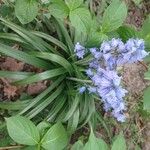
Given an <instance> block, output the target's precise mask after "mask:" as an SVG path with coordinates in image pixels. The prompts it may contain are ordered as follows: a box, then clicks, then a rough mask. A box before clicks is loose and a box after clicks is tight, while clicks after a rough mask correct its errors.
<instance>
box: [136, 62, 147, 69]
mask: <svg viewBox="0 0 150 150" xmlns="http://www.w3.org/2000/svg"><path fill="white" fill-rule="evenodd" d="M138 63H139V64H141V65H142V66H143V67H144V68H145V69H146V70H148V66H147V65H146V64H145V63H144V62H142V61H138Z"/></svg>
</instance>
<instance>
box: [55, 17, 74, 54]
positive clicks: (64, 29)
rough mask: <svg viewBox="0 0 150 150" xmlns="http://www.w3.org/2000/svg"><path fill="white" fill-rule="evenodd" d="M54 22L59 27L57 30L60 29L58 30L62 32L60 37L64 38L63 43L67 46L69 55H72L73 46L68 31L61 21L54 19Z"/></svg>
mask: <svg viewBox="0 0 150 150" xmlns="http://www.w3.org/2000/svg"><path fill="white" fill-rule="evenodd" d="M54 22H55V23H56V24H58V25H59V28H60V30H61V32H62V36H63V37H64V38H65V42H66V44H67V46H68V48H69V50H70V54H71V55H73V50H74V45H73V43H72V40H71V38H70V36H69V34H68V31H67V29H66V28H65V26H64V24H63V22H62V21H61V20H59V19H56V18H55V20H54Z"/></svg>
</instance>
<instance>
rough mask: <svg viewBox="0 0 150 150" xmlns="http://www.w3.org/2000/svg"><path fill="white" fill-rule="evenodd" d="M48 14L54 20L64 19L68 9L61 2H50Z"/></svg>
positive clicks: (54, 0) (57, 0) (58, 0)
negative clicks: (54, 18)
mask: <svg viewBox="0 0 150 150" xmlns="http://www.w3.org/2000/svg"><path fill="white" fill-rule="evenodd" d="M49 11H50V14H52V15H53V16H54V17H56V18H60V19H62V18H66V17H67V16H68V15H69V9H68V7H67V5H66V4H65V2H64V1H63V0H52V4H50V5H49Z"/></svg>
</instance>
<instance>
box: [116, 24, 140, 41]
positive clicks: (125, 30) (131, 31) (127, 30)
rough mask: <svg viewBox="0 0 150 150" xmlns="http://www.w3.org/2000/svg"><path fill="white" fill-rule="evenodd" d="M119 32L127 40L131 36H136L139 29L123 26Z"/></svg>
mask: <svg viewBox="0 0 150 150" xmlns="http://www.w3.org/2000/svg"><path fill="white" fill-rule="evenodd" d="M117 32H118V34H119V36H120V37H121V39H122V40H124V41H127V40H128V39H129V38H136V37H137V32H138V31H136V29H135V28H133V27H131V26H121V27H120V28H119V29H118V30H117Z"/></svg>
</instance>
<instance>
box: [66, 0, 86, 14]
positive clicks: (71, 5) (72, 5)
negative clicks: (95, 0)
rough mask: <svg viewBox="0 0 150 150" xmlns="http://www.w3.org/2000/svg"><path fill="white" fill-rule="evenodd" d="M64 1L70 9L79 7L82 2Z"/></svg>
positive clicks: (81, 0)
mask: <svg viewBox="0 0 150 150" xmlns="http://www.w3.org/2000/svg"><path fill="white" fill-rule="evenodd" d="M65 2H66V4H67V6H68V7H69V9H70V11H72V10H74V9H76V8H78V7H80V6H81V5H82V4H83V0H65Z"/></svg>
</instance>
